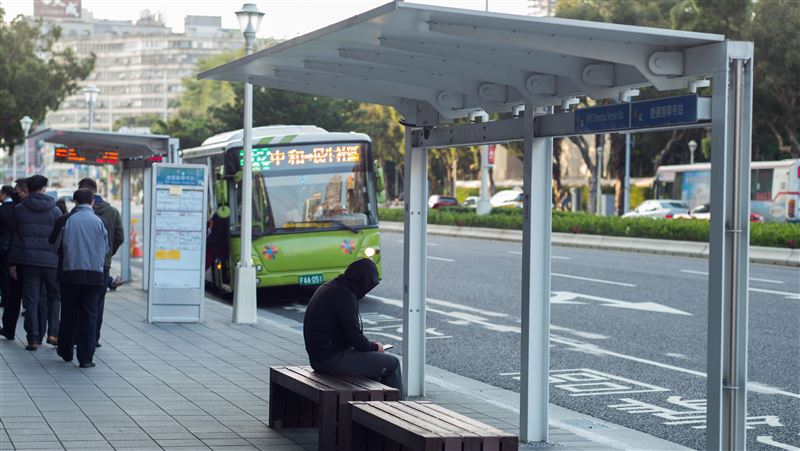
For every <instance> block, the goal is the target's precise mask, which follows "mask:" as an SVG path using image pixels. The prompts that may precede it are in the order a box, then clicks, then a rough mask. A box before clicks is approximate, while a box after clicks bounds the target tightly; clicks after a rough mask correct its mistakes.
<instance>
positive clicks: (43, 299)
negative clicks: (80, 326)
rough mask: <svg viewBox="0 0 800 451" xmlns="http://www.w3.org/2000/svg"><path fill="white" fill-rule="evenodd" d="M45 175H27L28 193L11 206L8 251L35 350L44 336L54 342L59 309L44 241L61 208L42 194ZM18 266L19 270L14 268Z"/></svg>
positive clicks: (52, 261) (51, 251)
mask: <svg viewBox="0 0 800 451" xmlns="http://www.w3.org/2000/svg"><path fill="white" fill-rule="evenodd" d="M47 182H48V180H47V177H45V176H43V175H38V174H37V175H32V176H30V177H28V179H27V188H28V192H29V193H30V194H28V197H26V198H25V200H23V201H22V202H21V203H20V204H19V205H17V206H16V207H14V237H13V238H12V240H11V252H10V254H9V258H8V261H9V265H10V267H9V275H10V276H11V278H12V279H16V278H19V277H20V276H21V280H22V303H23V305H24V306H25V312H26V313H25V332H26V334H27V340H28V345H27V346H26V347H25V349H27V350H29V351H35V350H37V349H38V348H39V346H40V345H41V344H42V339H43V338H44V337H45V336H46V334H49V335H48V336H47V342H48V343H50V344H54V345H55V344H57V343H58V326H59V325H58V323H59V317H60V312H61V302H60V299H59V293H58V285H57V284H56V267H57V266H58V256H57V255H56V252H55V247H54V246H53V245H52V244H50V243H49V242H48V238H49V237H50V232H51V231H52V230H53V226H54V225H55V223H56V220H57V219H58V218H59V217H60V216H61V211H59V209H58V207H56V202H55V200H53V198H52V197H50V196H48V195H47V194H45V190H46V189H47ZM18 268H21V269H22V272H21V274H20V273H18V272H17V269H18Z"/></svg>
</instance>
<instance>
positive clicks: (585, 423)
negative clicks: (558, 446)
mask: <svg viewBox="0 0 800 451" xmlns="http://www.w3.org/2000/svg"><path fill="white" fill-rule="evenodd" d="M558 421H559V422H561V423H564V424H568V425H570V426H574V427H576V428H580V429H587V430H598V429H614V428H613V427H612V426H609V425H607V424H605V423H598V422H597V421H592V420H587V419H585V418H565V419H562V420H558Z"/></svg>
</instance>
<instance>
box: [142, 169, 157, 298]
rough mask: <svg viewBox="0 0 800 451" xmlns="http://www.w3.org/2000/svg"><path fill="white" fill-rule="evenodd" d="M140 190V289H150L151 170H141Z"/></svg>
mask: <svg viewBox="0 0 800 451" xmlns="http://www.w3.org/2000/svg"><path fill="white" fill-rule="evenodd" d="M142 180H143V182H142V189H143V190H144V202H143V203H142V269H143V270H142V289H143V290H144V291H147V290H149V289H150V255H151V252H150V241H151V239H152V237H151V236H150V235H151V233H150V228H151V224H152V222H153V220H154V219H155V218H153V217H152V213H153V211H152V210H153V209H152V205H153V201H154V200H155V199H153V195H154V194H155V193H153V189H152V188H153V186H152V185H153V168H152V167H146V168H144V169H142Z"/></svg>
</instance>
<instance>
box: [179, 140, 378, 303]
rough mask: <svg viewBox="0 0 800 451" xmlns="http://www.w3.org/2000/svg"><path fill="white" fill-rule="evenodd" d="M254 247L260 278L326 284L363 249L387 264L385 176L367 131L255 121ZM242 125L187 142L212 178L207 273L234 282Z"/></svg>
mask: <svg viewBox="0 0 800 451" xmlns="http://www.w3.org/2000/svg"><path fill="white" fill-rule="evenodd" d="M252 142H253V154H252V163H253V227H252V230H251V231H249V232H250V233H252V234H253V248H252V256H253V263H254V265H255V267H256V273H257V277H258V287H259V288H263V287H273V286H282V285H319V284H322V283H324V282H326V281H328V280H331V279H333V278H334V277H336V276H337V275H339V274H341V273H342V272H344V269H345V268H346V267H347V265H349V264H350V263H352V262H353V261H355V260H356V259H359V258H365V257H366V258H371V259H372V260H373V261H374V262H375V263H376V264H377V265H378V269H379V271H380V269H381V248H380V236H379V233H378V203H379V202H383V198H384V197H385V194H384V180H383V173H382V172H381V170H380V166H379V165H377V164H376V162H374V161H373V160H372V145H371V140H370V138H369V137H368V136H367V135H364V134H361V133H352V132H351V133H334V132H327V131H325V130H324V129H322V128H319V127H315V126H307V125H304V126H285V125H274V126H268V127H255V128H253V138H252ZM243 154H244V151H243V148H242V131H241V130H235V131H231V132H226V133H221V134H219V135H216V136H212V137H210V138H208V139H207V140H205V142H203V144H202V145H201V146H200V147H196V148H193V149H185V150H183V151H182V158H183V161H184V162H186V163H199V164H205V165H207V166H208V167H209V168H210V169H209V171H210V174H212V177H211V179H212V180H213V181H212V182H211V183H209V186H210V190H211V192H210V193H209V194H210V195H209V196H208V197H209V210H210V214H209V217H210V218H211V219H210V220H209V228H208V243H207V246H206V249H207V252H206V254H207V255H206V269H207V271H206V280H207V282H208V283H209V284H211V285H213V286H214V287H215V288H217V289H219V290H223V291H232V289H233V288H232V287H234V286H235V284H234V283H233V278H234V276H235V273H236V270H235V268H236V264H237V262H238V261H239V254H240V235H241V233H242V230H241V225H240V217H241V202H242V200H241V182H242V164H243V161H244V158H243Z"/></svg>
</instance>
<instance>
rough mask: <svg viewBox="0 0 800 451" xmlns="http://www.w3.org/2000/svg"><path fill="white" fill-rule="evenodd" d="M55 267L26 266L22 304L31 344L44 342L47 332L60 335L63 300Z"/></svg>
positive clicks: (23, 276) (55, 335) (23, 274)
mask: <svg viewBox="0 0 800 451" xmlns="http://www.w3.org/2000/svg"><path fill="white" fill-rule="evenodd" d="M58 291H59V290H58V284H56V269H55V268H43V267H41V266H27V265H26V266H25V267H24V270H23V273H22V304H23V305H24V306H25V332H26V333H27V336H28V337H27V338H28V343H37V344H41V343H42V338H44V337H45V335H47V334H50V335H51V336H54V337H57V336H58V323H59V316H60V314H61V301H60V298H59V292H58Z"/></svg>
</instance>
